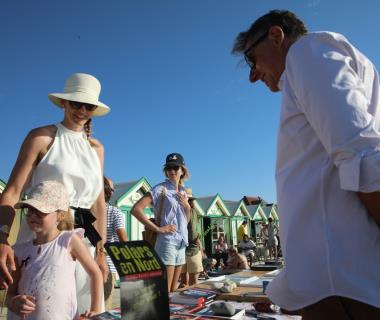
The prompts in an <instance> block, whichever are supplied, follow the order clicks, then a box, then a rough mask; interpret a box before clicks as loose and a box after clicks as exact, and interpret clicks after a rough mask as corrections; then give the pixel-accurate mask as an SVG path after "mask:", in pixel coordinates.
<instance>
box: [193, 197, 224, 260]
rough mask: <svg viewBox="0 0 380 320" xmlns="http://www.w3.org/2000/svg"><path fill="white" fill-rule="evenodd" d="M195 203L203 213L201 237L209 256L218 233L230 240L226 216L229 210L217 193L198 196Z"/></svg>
mask: <svg viewBox="0 0 380 320" xmlns="http://www.w3.org/2000/svg"><path fill="white" fill-rule="evenodd" d="M197 203H198V204H199V206H200V207H201V208H202V210H203V212H204V213H205V215H204V217H203V230H204V233H203V239H204V248H205V251H206V254H207V255H208V256H211V254H213V253H214V252H213V251H214V244H215V243H216V241H217V240H218V238H219V235H221V234H222V235H224V237H225V239H226V241H227V242H228V243H231V242H230V228H229V222H228V218H229V217H230V215H231V214H230V212H229V210H228V208H227V207H226V205H225V204H224V202H223V199H222V198H221V197H220V195H219V194H216V195H215V196H208V197H198V198H197Z"/></svg>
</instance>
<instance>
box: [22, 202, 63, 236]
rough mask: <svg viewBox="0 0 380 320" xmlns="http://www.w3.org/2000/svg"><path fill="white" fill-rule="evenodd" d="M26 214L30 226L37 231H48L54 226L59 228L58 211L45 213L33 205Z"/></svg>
mask: <svg viewBox="0 0 380 320" xmlns="http://www.w3.org/2000/svg"><path fill="white" fill-rule="evenodd" d="M25 215H26V221H27V223H28V226H29V228H30V229H31V230H32V231H34V232H36V233H39V232H48V231H50V230H52V229H53V228H57V221H58V213H57V212H51V213H43V212H41V211H38V210H37V209H35V208H33V207H28V208H26V212H25Z"/></svg>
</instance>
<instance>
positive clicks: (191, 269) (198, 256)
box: [180, 188, 203, 287]
mask: <svg viewBox="0 0 380 320" xmlns="http://www.w3.org/2000/svg"><path fill="white" fill-rule="evenodd" d="M186 192H187V196H188V199H189V200H188V201H189V205H190V208H191V209H190V222H189V223H188V225H187V230H188V240H189V245H188V246H187V247H186V251H185V255H186V263H185V264H184V265H183V266H182V270H181V277H180V282H181V284H180V287H186V286H189V285H190V286H192V285H194V284H197V283H198V278H199V274H200V273H201V272H203V264H202V250H201V221H200V216H199V215H198V213H197V211H196V209H195V203H194V201H195V199H196V198H195V197H194V196H193V193H192V190H191V189H190V188H188V189H186Z"/></svg>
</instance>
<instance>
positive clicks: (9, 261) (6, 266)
mask: <svg viewBox="0 0 380 320" xmlns="http://www.w3.org/2000/svg"><path fill="white" fill-rule="evenodd" d="M0 242H1V243H0V287H1V288H4V289H7V288H8V285H10V284H11V283H13V278H12V276H11V273H10V271H15V270H16V265H15V260H14V255H13V250H12V248H11V246H10V245H9V244H8V242H7V241H6V240H4V239H1V240H0Z"/></svg>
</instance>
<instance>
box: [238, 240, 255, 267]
mask: <svg viewBox="0 0 380 320" xmlns="http://www.w3.org/2000/svg"><path fill="white" fill-rule="evenodd" d="M238 249H240V250H241V253H242V254H243V255H245V257H246V258H247V260H248V262H249V267H251V266H252V263H253V261H254V260H255V250H256V243H255V242H253V240H251V239H249V238H248V235H247V234H245V235H244V236H243V240H241V241H240V242H239V243H238Z"/></svg>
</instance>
